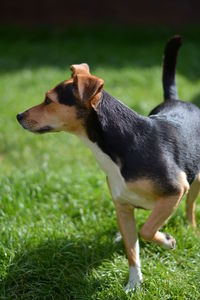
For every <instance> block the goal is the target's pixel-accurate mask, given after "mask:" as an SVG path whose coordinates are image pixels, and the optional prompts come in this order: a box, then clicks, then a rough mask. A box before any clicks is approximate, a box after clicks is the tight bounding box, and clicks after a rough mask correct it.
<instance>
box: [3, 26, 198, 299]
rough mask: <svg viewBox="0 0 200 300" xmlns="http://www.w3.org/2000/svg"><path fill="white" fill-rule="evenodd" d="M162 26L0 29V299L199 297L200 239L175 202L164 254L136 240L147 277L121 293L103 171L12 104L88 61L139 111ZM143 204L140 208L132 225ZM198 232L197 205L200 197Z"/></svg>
mask: <svg viewBox="0 0 200 300" xmlns="http://www.w3.org/2000/svg"><path fill="white" fill-rule="evenodd" d="M171 33H172V31H170V30H161V29H159V30H158V29H155V30H154V29H147V28H144V29H135V30H131V29H127V28H123V29H119V28H118V29H117V28H115V29H112V28H107V27H103V28H99V29H98V28H97V29H96V30H94V29H91V28H83V29H73V30H72V29H71V30H68V31H64V30H40V29H38V30H26V31H25V30H23V31H20V30H13V29H5V28H4V29H0V35H1V43H0V203H1V204H0V299H26V300H27V299H86V300H87V299H115V300H116V299H142V300H143V299H147V300H149V299H162V300H163V299H195V300H196V299H200V242H199V238H198V236H197V235H196V233H194V232H193V230H192V229H191V228H190V227H188V226H187V224H186V221H185V214H184V207H185V203H184V201H183V202H182V203H181V205H180V207H179V208H178V210H177V212H176V213H175V214H174V216H173V217H172V218H171V219H170V220H169V222H168V224H167V225H165V228H164V230H165V231H166V232H169V233H171V234H172V235H174V237H175V238H176V240H177V248H176V250H175V251H173V252H170V251H167V250H163V249H161V248H159V247H158V246H155V245H150V244H148V243H144V242H143V241H141V242H140V246H141V261H142V270H143V275H144V283H143V284H142V286H141V289H140V290H138V291H137V292H136V293H134V294H132V295H128V296H127V295H126V294H125V293H124V290H123V288H124V285H125V284H126V281H127V278H128V266H127V261H126V257H125V251H124V246H123V243H122V242H120V243H118V244H114V243H113V237H114V235H115V233H116V231H117V225H116V217H115V211H114V206H113V204H112V201H111V197H110V194H109V192H108V189H107V186H106V183H105V175H104V174H103V172H102V171H101V170H100V169H99V167H98V165H97V163H96V161H95V159H94V158H93V156H92V154H91V153H90V151H89V150H88V149H87V148H85V146H83V145H82V143H81V142H80V141H79V140H78V139H77V138H76V137H74V136H71V135H69V134H66V133H59V134H47V135H42V136H37V135H33V134H31V133H29V132H27V131H24V130H23V129H22V128H21V127H20V126H19V125H18V124H17V122H16V119H15V116H16V114H17V113H18V112H21V111H23V110H25V109H26V108H28V107H30V106H32V105H34V104H37V103H39V102H41V101H42V100H43V98H44V93H45V92H46V91H47V90H48V89H49V88H51V87H52V86H54V85H55V84H56V83H58V82H59V81H61V80H64V79H65V78H68V77H69V75H70V72H69V66H70V65H71V64H73V63H81V62H88V63H89V65H90V66H91V71H92V73H94V74H95V75H97V76H99V77H102V78H103V79H104V80H105V89H106V90H107V91H108V92H110V93H111V94H112V95H113V96H116V97H117V98H119V99H121V100H122V101H124V102H125V103H126V104H128V105H129V106H130V107H132V108H133V109H135V110H136V111H138V112H140V113H142V114H147V113H148V112H149V111H150V110H151V109H152V108H153V107H154V106H155V105H156V104H158V103H159V102H160V101H161V100H162V87H161V80H160V78H161V57H162V52H163V47H164V44H165V41H166V39H167V38H168V37H169V36H170V35H171ZM199 34H200V28H198V29H195V30H194V29H193V30H185V31H184V37H185V44H184V46H183V48H182V49H181V51H180V57H179V66H178V86H179V95H180V97H181V98H183V99H187V100H190V101H193V102H194V103H196V104H199V103H200V40H199ZM148 214H149V212H144V211H140V210H138V211H137V224H138V229H139V228H140V227H141V225H142V224H143V223H144V222H145V220H146V218H147V216H148ZM197 220H198V228H199V224H200V223H199V220H200V205H199V204H198V205H197Z"/></svg>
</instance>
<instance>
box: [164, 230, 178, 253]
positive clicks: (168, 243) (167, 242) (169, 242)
mask: <svg viewBox="0 0 200 300" xmlns="http://www.w3.org/2000/svg"><path fill="white" fill-rule="evenodd" d="M163 235H164V242H163V246H164V247H165V248H167V249H172V250H173V249H175V247H176V240H175V238H173V236H171V235H169V234H168V233H163Z"/></svg>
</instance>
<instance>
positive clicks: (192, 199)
mask: <svg viewBox="0 0 200 300" xmlns="http://www.w3.org/2000/svg"><path fill="white" fill-rule="evenodd" d="M199 192H200V174H198V176H197V178H196V179H195V181H194V182H193V183H192V184H191V187H190V190H189V193H188V195H187V199H186V218H187V220H188V222H189V223H191V224H192V226H193V227H194V228H196V221H195V207H196V199H197V197H198V194H199Z"/></svg>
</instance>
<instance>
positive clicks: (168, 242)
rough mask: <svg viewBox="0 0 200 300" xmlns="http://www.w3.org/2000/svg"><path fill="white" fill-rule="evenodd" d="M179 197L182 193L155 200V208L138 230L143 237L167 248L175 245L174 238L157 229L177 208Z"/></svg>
mask: <svg viewBox="0 0 200 300" xmlns="http://www.w3.org/2000/svg"><path fill="white" fill-rule="evenodd" d="M181 198H182V195H179V196H174V197H171V198H164V199H159V200H158V201H157V202H156V206H155V208H154V209H153V211H152V213H151V214H150V216H149V218H148V220H147V221H146V223H145V224H144V225H143V226H142V228H141V230H140V234H141V236H142V237H143V239H145V240H147V241H149V242H155V243H157V244H159V245H163V246H165V247H166V248H169V249H173V248H174V247H175V243H176V242H175V240H174V238H173V237H171V236H169V235H166V234H164V233H162V232H160V231H158V230H159V228H160V227H161V226H162V225H163V224H164V223H165V222H166V220H167V219H168V218H169V217H170V215H171V214H172V213H173V212H174V210H175V209H176V208H177V206H178V204H179V202H180V200H181Z"/></svg>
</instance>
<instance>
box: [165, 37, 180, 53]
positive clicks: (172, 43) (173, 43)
mask: <svg viewBox="0 0 200 300" xmlns="http://www.w3.org/2000/svg"><path fill="white" fill-rule="evenodd" d="M182 43H183V38H182V36H181V35H179V34H176V35H174V36H172V37H171V38H170V39H169V40H168V41H167V44H166V47H165V51H166V50H167V49H169V48H172V47H173V48H177V49H178V48H179V47H180V46H181V45H182Z"/></svg>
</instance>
